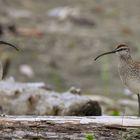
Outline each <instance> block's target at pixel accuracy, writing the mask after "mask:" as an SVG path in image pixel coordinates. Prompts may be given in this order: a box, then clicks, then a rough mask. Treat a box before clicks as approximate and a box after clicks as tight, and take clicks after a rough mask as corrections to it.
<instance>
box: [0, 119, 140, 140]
mask: <svg viewBox="0 0 140 140" xmlns="http://www.w3.org/2000/svg"><path fill="white" fill-rule="evenodd" d="M122 119H123V121H122ZM139 127H140V119H139V118H137V117H124V118H122V117H112V116H110V117H109V116H102V117H101V116H100V117H99V116H98V117H94V116H93V117H74V116H73V117H70V116H64V117H62V116H56V117H55V116H47V117H46V116H44V117H43V116H6V117H1V118H0V138H1V139H9V138H14V139H33V138H34V139H35V138H36V139H49V140H60V139H61V140H63V139H64V140H65V139H70V140H83V139H84V137H85V136H86V135H87V134H92V135H94V136H95V137H96V139H97V140H106V139H108V140H118V139H123V138H126V137H127V140H134V138H137V139H140V131H139V129H138V128H139ZM128 133H129V135H127V134H128ZM130 135H131V139H129V136H130Z"/></svg>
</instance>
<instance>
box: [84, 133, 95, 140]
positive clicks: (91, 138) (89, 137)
mask: <svg viewBox="0 0 140 140" xmlns="http://www.w3.org/2000/svg"><path fill="white" fill-rule="evenodd" d="M84 140H96V139H95V136H94V135H93V134H86V136H85V139H84Z"/></svg>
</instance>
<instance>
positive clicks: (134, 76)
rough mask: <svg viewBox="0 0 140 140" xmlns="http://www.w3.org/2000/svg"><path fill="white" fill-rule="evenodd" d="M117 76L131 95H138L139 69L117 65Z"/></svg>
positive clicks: (139, 83) (139, 86)
mask: <svg viewBox="0 0 140 140" xmlns="http://www.w3.org/2000/svg"><path fill="white" fill-rule="evenodd" d="M119 74H120V77H121V80H122V82H123V84H124V85H125V86H126V87H127V88H128V89H129V90H130V91H132V92H133V93H136V94H138V93H140V77H139V69H136V68H135V67H133V66H128V65H125V66H124V65H119Z"/></svg>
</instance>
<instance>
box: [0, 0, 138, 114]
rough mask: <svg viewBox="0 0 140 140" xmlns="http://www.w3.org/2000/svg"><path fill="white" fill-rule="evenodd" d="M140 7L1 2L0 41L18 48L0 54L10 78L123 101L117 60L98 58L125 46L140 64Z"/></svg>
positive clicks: (128, 0) (103, 2)
mask: <svg viewBox="0 0 140 140" xmlns="http://www.w3.org/2000/svg"><path fill="white" fill-rule="evenodd" d="M139 6H140V1H139V0H133V1H132V0H123V1H122V0H117V1H115V0H57V1H56V0H35V1H34V0H24V1H23V0H0V29H1V31H0V32H1V35H0V37H1V40H5V41H8V42H10V43H13V44H15V45H17V46H18V47H19V48H20V52H19V53H17V52H14V51H13V50H11V49H9V48H7V49H6V48H2V51H0V54H1V55H0V57H1V59H2V60H3V63H5V61H6V60H7V59H10V67H9V70H8V75H7V77H9V76H14V77H15V78H16V80H18V81H22V82H23V81H44V82H45V83H47V84H48V85H49V86H50V87H52V88H53V89H55V90H57V91H64V90H67V89H69V88H70V87H71V86H76V87H78V88H81V89H82V91H83V93H85V94H95V95H105V96H108V97H110V98H113V99H122V98H124V97H125V94H122V93H127V92H125V91H124V86H123V85H122V83H121V81H120V78H119V75H118V70H117V61H118V60H117V57H116V56H114V55H109V56H105V57H103V58H101V59H100V60H98V61H97V62H95V61H94V58H95V57H96V56H97V55H98V54H100V53H102V52H105V51H108V50H112V49H113V48H115V47H116V45H118V44H120V43H127V44H128V45H129V46H130V48H131V50H132V55H133V56H134V57H135V58H137V59H139V60H140V56H139V52H140V39H139V38H140V26H139V23H140V9H139ZM114 95H115V96H114ZM125 98H126V97H125ZM118 114H119V113H118Z"/></svg>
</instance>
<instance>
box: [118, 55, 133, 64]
mask: <svg viewBox="0 0 140 140" xmlns="http://www.w3.org/2000/svg"><path fill="white" fill-rule="evenodd" d="M120 62H121V63H126V64H131V63H133V59H132V57H131V56H130V55H127V56H126V55H120Z"/></svg>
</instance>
